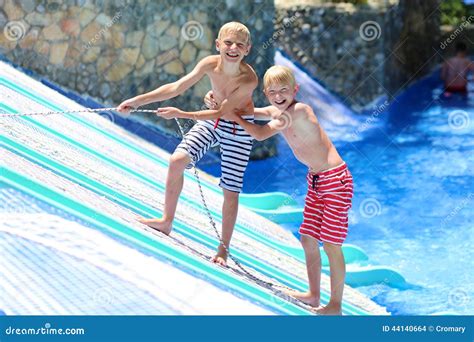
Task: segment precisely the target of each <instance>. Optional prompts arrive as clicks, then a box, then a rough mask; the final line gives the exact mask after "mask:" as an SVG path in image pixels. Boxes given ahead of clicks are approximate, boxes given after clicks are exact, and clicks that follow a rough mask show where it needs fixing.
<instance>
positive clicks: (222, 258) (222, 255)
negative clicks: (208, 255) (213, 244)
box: [211, 245, 227, 267]
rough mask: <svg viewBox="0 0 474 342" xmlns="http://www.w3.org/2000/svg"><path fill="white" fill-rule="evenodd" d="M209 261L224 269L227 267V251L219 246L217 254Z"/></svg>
mask: <svg viewBox="0 0 474 342" xmlns="http://www.w3.org/2000/svg"><path fill="white" fill-rule="evenodd" d="M211 261H212V262H213V263H215V264H218V265H221V266H224V267H226V266H227V251H226V250H225V248H224V247H223V246H222V245H219V247H218V248H217V253H216V255H214V256H213V257H212V259H211Z"/></svg>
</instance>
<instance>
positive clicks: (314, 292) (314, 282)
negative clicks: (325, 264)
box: [287, 235, 321, 307]
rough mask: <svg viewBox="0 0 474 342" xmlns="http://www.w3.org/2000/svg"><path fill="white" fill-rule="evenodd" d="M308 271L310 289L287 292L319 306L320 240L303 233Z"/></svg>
mask: <svg viewBox="0 0 474 342" xmlns="http://www.w3.org/2000/svg"><path fill="white" fill-rule="evenodd" d="M301 245H302V246H303V250H304V254H305V259H306V271H307V272H308V282H309V289H308V291H307V292H298V291H287V294H288V295H290V296H292V297H294V298H296V299H299V300H301V301H302V302H303V303H306V304H308V305H311V306H314V307H318V306H319V298H320V286H321V254H320V253H319V242H318V240H316V239H315V238H313V237H311V236H308V235H301Z"/></svg>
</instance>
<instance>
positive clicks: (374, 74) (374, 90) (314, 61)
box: [272, 0, 440, 110]
mask: <svg viewBox="0 0 474 342" xmlns="http://www.w3.org/2000/svg"><path fill="white" fill-rule="evenodd" d="M438 5H439V1H438V0H401V1H400V2H399V1H398V0H391V1H380V2H375V1H372V2H371V6H354V5H352V4H345V3H343V4H318V5H314V6H308V5H307V4H306V5H305V6H304V7H302V6H290V7H288V6H281V7H278V8H277V15H276V21H275V33H274V36H273V37H272V39H273V40H274V41H275V42H276V45H277V47H278V48H280V49H282V50H283V51H284V52H286V53H287V54H288V55H290V56H291V58H293V59H294V60H296V61H298V62H299V63H300V64H302V65H303V66H304V67H305V69H307V70H308V71H309V72H310V74H312V75H313V76H314V77H316V78H317V79H318V80H320V81H321V83H323V84H324V85H325V86H326V87H328V88H329V89H330V90H332V91H333V92H334V93H336V94H338V95H339V96H340V97H341V98H342V100H343V101H345V102H346V103H347V104H348V105H350V106H351V107H352V108H353V109H355V110H362V109H363V107H364V106H366V105H367V104H369V103H370V102H372V101H373V100H374V99H376V98H377V97H379V96H382V95H387V96H388V97H389V98H391V97H392V96H394V95H396V93H397V92H398V91H399V90H400V89H403V87H405V86H406V85H408V84H409V82H410V81H412V80H414V79H416V78H418V77H420V76H422V75H424V74H425V73H426V72H427V71H428V70H430V68H432V67H433V65H434V64H436V63H437V62H439V58H438V57H437V56H436V52H435V50H433V47H434V46H435V45H436V44H437V42H439V32H440V31H439V26H440V22H439V12H437V11H436V6H438Z"/></svg>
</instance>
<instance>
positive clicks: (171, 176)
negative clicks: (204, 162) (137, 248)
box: [139, 151, 191, 235]
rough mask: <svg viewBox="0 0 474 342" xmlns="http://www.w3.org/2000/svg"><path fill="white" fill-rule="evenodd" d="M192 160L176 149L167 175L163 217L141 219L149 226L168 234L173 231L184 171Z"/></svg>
mask: <svg viewBox="0 0 474 342" xmlns="http://www.w3.org/2000/svg"><path fill="white" fill-rule="evenodd" d="M190 162H191V158H190V157H189V156H188V155H186V154H184V153H183V152H180V151H176V152H174V153H173V154H172V155H171V157H170V165H169V167H168V175H167V176H166V189H165V205H164V208H163V216H162V217H161V218H153V219H145V218H140V219H139V221H140V222H141V223H143V224H146V225H147V226H149V227H151V228H154V229H156V230H159V231H160V232H162V233H164V234H166V235H168V234H169V233H171V227H172V225H173V220H174V215H175V213H176V207H177V205H178V198H179V195H180V193H181V190H182V189H183V181H184V177H183V173H184V169H185V168H186V166H187V165H188V164H189V163H190Z"/></svg>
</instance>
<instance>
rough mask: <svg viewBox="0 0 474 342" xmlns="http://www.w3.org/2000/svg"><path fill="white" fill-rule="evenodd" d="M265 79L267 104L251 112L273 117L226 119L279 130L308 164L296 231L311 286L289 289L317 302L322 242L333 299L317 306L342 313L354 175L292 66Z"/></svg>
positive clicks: (258, 135)
mask: <svg viewBox="0 0 474 342" xmlns="http://www.w3.org/2000/svg"><path fill="white" fill-rule="evenodd" d="M263 83H264V84H263V86H264V92H265V94H266V96H267V98H268V100H269V101H270V103H271V106H268V107H264V108H255V117H258V118H260V119H261V118H265V117H267V118H269V119H271V121H270V122H269V123H267V124H266V125H264V126H259V125H255V124H252V123H250V122H248V121H246V120H244V119H242V118H241V117H240V116H238V115H235V116H233V117H229V119H231V120H235V121H236V122H237V123H238V124H239V125H240V126H241V127H243V128H244V129H245V130H246V131H247V132H249V133H250V135H252V136H253V137H254V138H255V139H257V140H264V139H267V138H269V137H271V136H272V135H275V134H277V133H281V134H282V135H283V137H284V138H285V139H286V141H287V142H288V144H289V145H290V147H291V149H292V150H293V153H294V154H295V156H296V158H297V159H298V160H299V161H300V162H302V163H303V164H305V165H306V166H308V168H309V172H308V176H307V180H308V193H307V195H306V203H305V208H304V221H303V223H302V225H301V227H300V233H301V243H302V245H303V249H304V252H305V257H306V268H307V272H308V280H309V289H308V291H307V292H303V293H302V292H297V291H291V292H288V294H289V295H291V296H293V297H295V298H298V299H299V300H301V301H303V302H305V303H307V304H309V305H312V306H314V307H319V304H320V302H319V299H320V281H321V255H320V253H319V243H320V242H322V243H323V247H324V250H325V251H326V254H327V255H328V258H329V265H330V270H331V299H330V301H329V303H328V304H327V305H326V306H325V307H323V308H320V309H318V310H316V311H317V312H318V313H319V314H324V315H338V314H339V315H340V314H341V305H342V293H343V290H344V278H345V273H346V270H345V262H344V255H343V254H342V249H341V244H342V243H343V242H344V239H345V238H346V236H347V225H348V211H349V209H350V207H351V199H352V191H353V184H352V176H351V173H350V172H349V169H348V168H347V165H346V164H345V163H344V161H343V160H342V159H341V157H340V156H339V153H337V151H336V148H335V147H334V145H333V144H332V143H331V140H330V139H329V138H328V136H327V135H326V132H324V129H323V128H322V127H321V126H320V125H319V122H318V119H317V118H316V116H315V115H314V113H313V110H312V109H311V107H310V106H308V105H306V104H304V103H301V102H297V101H295V95H296V93H297V92H298V85H297V84H296V83H295V78H294V75H293V73H292V71H291V70H290V69H289V68H287V67H283V66H273V67H271V68H270V69H269V70H268V71H267V72H266V73H265V76H264V79H263ZM207 100H208V101H209V100H210V99H209V98H208V99H207ZM211 105H212V103H211Z"/></svg>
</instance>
